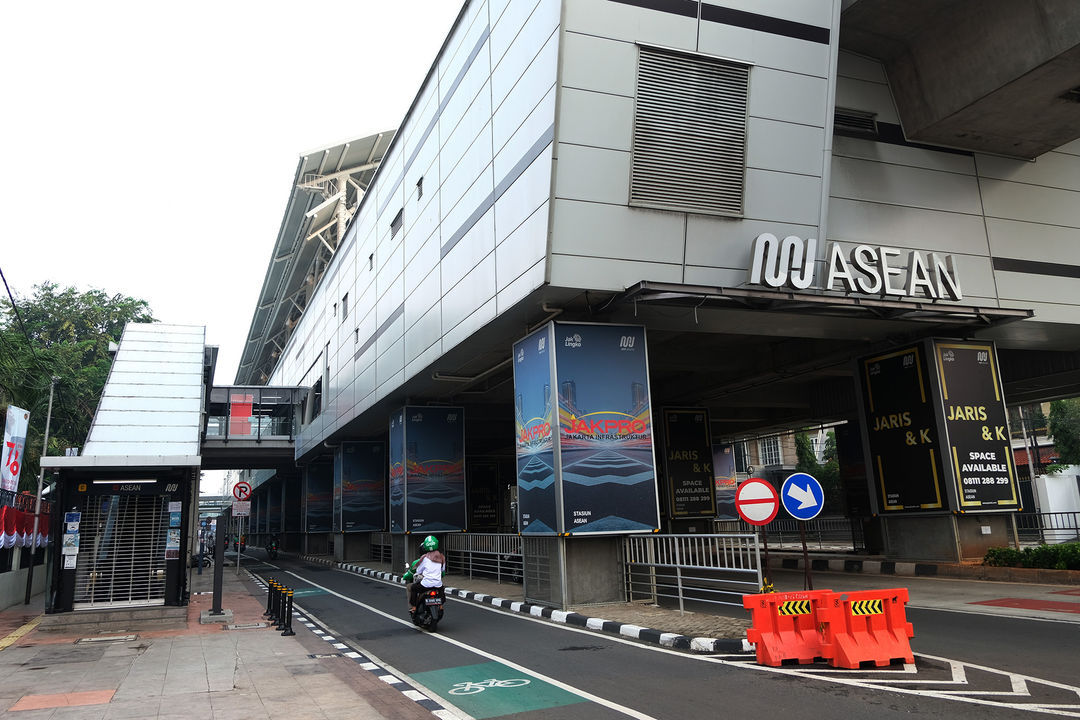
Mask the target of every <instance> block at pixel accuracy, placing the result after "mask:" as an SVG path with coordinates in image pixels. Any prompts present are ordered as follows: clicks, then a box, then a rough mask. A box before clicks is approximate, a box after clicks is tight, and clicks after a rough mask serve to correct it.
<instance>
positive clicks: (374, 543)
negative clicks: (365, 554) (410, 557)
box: [371, 532, 394, 563]
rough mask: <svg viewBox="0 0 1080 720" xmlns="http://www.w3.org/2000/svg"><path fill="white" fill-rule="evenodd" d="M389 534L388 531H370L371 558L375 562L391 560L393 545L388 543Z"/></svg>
mask: <svg viewBox="0 0 1080 720" xmlns="http://www.w3.org/2000/svg"><path fill="white" fill-rule="evenodd" d="M391 537H392V536H391V535H390V533H388V532H373V533H371V559H372V560H374V561H375V562H384V563H389V562H392V561H393V559H394V558H393V553H392V550H393V546H392V545H391V544H390V539H391Z"/></svg>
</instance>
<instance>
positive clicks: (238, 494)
mask: <svg viewBox="0 0 1080 720" xmlns="http://www.w3.org/2000/svg"><path fill="white" fill-rule="evenodd" d="M232 494H233V497H234V498H236V499H237V500H247V499H248V498H249V497H251V485H250V484H249V483H247V482H246V481H244V480H241V481H240V482H238V483H236V485H234V486H233V489H232Z"/></svg>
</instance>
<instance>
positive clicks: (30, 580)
mask: <svg viewBox="0 0 1080 720" xmlns="http://www.w3.org/2000/svg"><path fill="white" fill-rule="evenodd" d="M59 379H60V378H58V377H56V376H55V375H53V376H52V381H51V382H50V383H49V410H48V412H47V413H46V414H45V439H44V441H42V444H41V457H42V458H44V457H45V456H46V455H47V454H48V453H49V425H50V424H51V423H52V404H53V391H55V390H56V381H57V380H59ZM38 465H39V466H40V467H39V468H38V480H37V498H36V499H35V500H34V532H33V533H31V534H30V566H29V567H27V568H26V599H25V600H24V601H23V604H24V605H29V604H30V591H31V589H32V587H33V585H34V552H35V551H36V550H37V547H36V545H37V535H38V524H39V523H40V522H41V486H42V484H44V482H45V467H44V466H42V465H41V461H40V460H39V461H38Z"/></svg>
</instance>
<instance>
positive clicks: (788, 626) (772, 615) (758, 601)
mask: <svg viewBox="0 0 1080 720" xmlns="http://www.w3.org/2000/svg"><path fill="white" fill-rule="evenodd" d="M833 594H834V593H833V591H832V590H807V591H805V592H786V593H765V594H763V595H743V607H744V608H746V609H747V610H749V611H750V617H751V621H752V627H750V628H748V629H747V631H746V639H747V640H749V641H750V642H752V643H754V649H755V652H756V653H757V661H758V663H759V664H760V665H769V666H771V667H779V666H780V664H781V663H782V662H783V661H784V660H798V661H799V664H801V665H806V664H808V663H812V662H814V660H815V659H816V658H819V657H824V656H823V655H822V636H821V632H820V630H819V629H818V620H817V610H818V608H819V607H820V605H821V604H822V603H823V602H825V601H827V600H828V599H829V598H831V597H832V596H833Z"/></svg>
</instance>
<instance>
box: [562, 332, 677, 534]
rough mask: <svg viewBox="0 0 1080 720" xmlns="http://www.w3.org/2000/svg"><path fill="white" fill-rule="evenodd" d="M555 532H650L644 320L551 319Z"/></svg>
mask: <svg viewBox="0 0 1080 720" xmlns="http://www.w3.org/2000/svg"><path fill="white" fill-rule="evenodd" d="M553 330H554V336H555V337H554V345H555V348H554V349H555V379H556V386H557V388H558V403H559V420H558V456H557V457H558V470H559V473H560V476H561V477H560V489H561V491H562V532H565V533H568V534H578V533H626V532H653V531H655V530H658V529H659V527H660V506H659V497H658V494H657V485H656V463H655V457H654V453H653V429H652V408H651V403H650V400H649V367H648V359H647V354H646V348H645V328H643V327H640V326H629V325H593V324H584V323H554V328H553Z"/></svg>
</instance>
